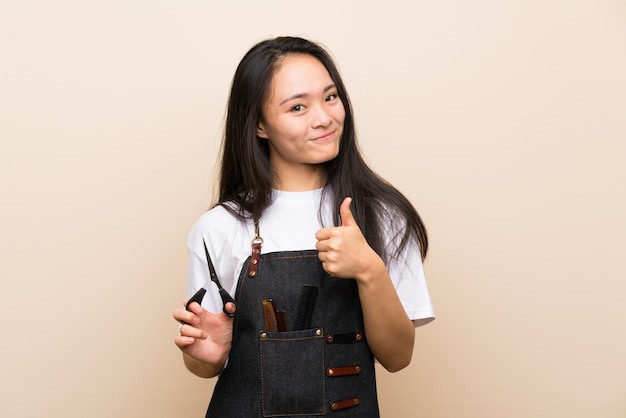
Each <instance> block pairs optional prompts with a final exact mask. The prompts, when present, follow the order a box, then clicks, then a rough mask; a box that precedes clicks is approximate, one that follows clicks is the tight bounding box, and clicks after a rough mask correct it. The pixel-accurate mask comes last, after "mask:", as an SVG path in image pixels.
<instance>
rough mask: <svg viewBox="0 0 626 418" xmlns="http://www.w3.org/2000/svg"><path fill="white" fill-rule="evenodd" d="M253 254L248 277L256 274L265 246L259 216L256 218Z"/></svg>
mask: <svg viewBox="0 0 626 418" xmlns="http://www.w3.org/2000/svg"><path fill="white" fill-rule="evenodd" d="M251 245H252V255H251V256H250V266H249V267H248V277H254V276H256V273H257V269H258V268H259V257H260V256H261V247H262V246H263V238H261V235H260V233H259V218H255V219H254V239H253V240H252V244H251Z"/></svg>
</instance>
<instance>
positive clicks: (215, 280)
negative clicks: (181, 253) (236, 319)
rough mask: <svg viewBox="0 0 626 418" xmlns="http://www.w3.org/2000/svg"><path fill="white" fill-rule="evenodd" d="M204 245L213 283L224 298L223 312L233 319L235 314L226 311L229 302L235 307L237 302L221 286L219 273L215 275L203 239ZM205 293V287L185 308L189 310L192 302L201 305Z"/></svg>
mask: <svg viewBox="0 0 626 418" xmlns="http://www.w3.org/2000/svg"><path fill="white" fill-rule="evenodd" d="M202 243H203V244H204V253H205V254H206V262H207V265H208V266H209V275H210V277H211V281H212V282H213V283H215V284H216V285H217V288H218V290H219V292H220V297H221V298H222V303H223V304H224V307H223V308H222V310H223V311H224V313H225V314H226V315H228V316H229V317H231V318H232V317H233V316H235V314H234V313H231V312H228V311H227V310H226V304H227V303H228V302H230V303H232V304H233V305H235V306H237V304H236V303H235V300H234V299H233V298H232V296H230V294H229V293H228V292H227V291H226V289H224V288H223V287H222V285H221V284H220V281H219V279H218V278H217V273H215V267H213V262H212V261H211V257H210V256H209V249H208V248H207V246H206V241H204V239H203V240H202ZM205 293H206V289H205V288H203V287H202V288H200V290H198V291H197V292H196V293H195V294H194V295H193V296H192V297H191V299H189V301H188V302H187V304H186V305H185V308H186V309H187V310H189V305H191V303H192V302H197V303H198V304H201V302H202V299H203V298H204V294H205Z"/></svg>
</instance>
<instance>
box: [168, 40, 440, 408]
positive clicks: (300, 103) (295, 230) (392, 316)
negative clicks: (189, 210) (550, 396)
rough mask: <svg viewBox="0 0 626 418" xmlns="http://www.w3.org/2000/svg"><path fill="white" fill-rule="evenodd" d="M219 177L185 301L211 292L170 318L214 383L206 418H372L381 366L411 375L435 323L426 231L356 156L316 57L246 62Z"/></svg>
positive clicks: (307, 47)
mask: <svg viewBox="0 0 626 418" xmlns="http://www.w3.org/2000/svg"><path fill="white" fill-rule="evenodd" d="M220 169H221V173H220V185H219V201H218V203H217V205H216V206H215V207H213V208H212V209H211V210H210V211H208V212H207V213H206V214H204V215H203V216H202V217H201V218H200V219H199V220H198V222H197V223H196V225H195V226H194V227H193V229H192V231H191V234H190V237H189V241H188V247H189V254H190V265H189V274H188V277H187V286H186V293H187V295H188V296H191V295H192V294H194V293H195V292H196V291H197V290H198V289H200V288H207V289H209V288H211V287H212V289H210V291H208V292H207V293H206V296H205V298H204V300H202V302H201V304H199V303H196V302H192V303H190V304H188V310H186V309H182V308H181V309H177V310H175V311H174V318H175V319H176V320H177V321H179V322H180V323H181V324H182V326H181V328H180V335H179V336H178V337H176V340H175V342H176V345H177V346H178V347H179V348H180V349H181V350H182V352H183V359H184V362H185V365H186V367H187V368H188V369H189V370H190V371H191V372H192V373H194V374H196V375H198V376H202V377H213V376H217V375H220V377H219V380H218V382H217V384H216V387H215V390H214V393H213V397H212V400H211V403H210V405H209V408H208V411H207V414H206V416H207V417H242V418H250V417H261V416H262V417H266V416H299V417H302V416H326V415H330V416H336V417H353V416H354V417H357V416H358V417H377V416H379V412H378V402H377V396H376V379H375V374H374V359H376V360H377V361H378V362H379V363H380V364H381V365H382V366H383V367H384V368H385V369H387V370H389V371H391V372H394V371H397V370H400V369H402V368H404V367H406V366H407V365H408V364H409V362H410V361H411V357H412V352H413V342H414V330H415V327H416V326H419V325H422V324H425V323H427V322H429V321H431V320H432V319H433V318H434V313H433V309H432V306H431V304H430V299H429V295H428V290H427V287H426V283H425V280H424V275H423V270H422V260H423V258H424V257H425V256H426V251H427V247H428V244H427V237H426V230H425V228H424V225H423V223H422V221H421V219H420V217H419V216H418V214H417V212H416V210H415V209H414V208H413V206H412V205H411V204H410V203H409V202H408V200H407V199H406V198H405V197H404V196H403V195H402V194H401V193H400V192H399V191H398V190H396V189H395V188H394V187H393V186H391V185H389V184H388V183H387V182H385V181H384V180H383V179H381V178H380V177H379V176H378V175H376V174H375V173H374V172H373V171H372V170H371V169H370V168H369V167H368V166H367V165H366V163H365V162H364V160H363V158H362V157H361V155H360V152H359V149H358V146H357V141H356V135H355V128H354V120H353V116H352V109H351V105H350V100H349V98H348V94H347V92H346V89H345V87H344V85H343V82H342V80H341V77H340V76H339V72H338V70H337V68H336V66H335V64H334V63H333V61H332V59H331V58H330V56H329V55H328V53H327V52H326V51H325V50H324V49H323V48H321V47H320V46H318V45H316V44H314V43H312V42H310V41H307V40H305V39H301V38H295V37H280V38H276V39H270V40H266V41H263V42H260V43H258V44H257V45H255V46H254V47H253V48H252V49H251V50H250V51H248V53H247V54H246V55H245V56H244V58H243V59H242V61H241V62H240V64H239V66H238V68H237V70H236V72H235V76H234V79H233V83H232V87H231V91H230V98H229V102H228V113H227V119H226V127H225V134H224V141H223V148H222V155H221V167H220ZM205 245H206V251H205ZM208 263H211V264H213V265H214V266H215V273H216V277H217V279H218V281H219V283H220V285H221V286H223V288H224V290H223V291H226V292H228V293H229V294H230V295H233V296H234V303H231V302H228V301H227V299H225V300H226V301H225V302H222V300H220V297H219V293H218V292H217V291H215V290H216V287H215V286H212V285H211V280H212V279H211V276H210V273H209V267H208ZM223 291H222V292H223ZM186 302H187V301H186Z"/></svg>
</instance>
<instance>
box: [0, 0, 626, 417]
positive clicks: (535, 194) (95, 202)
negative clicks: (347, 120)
mask: <svg viewBox="0 0 626 418" xmlns="http://www.w3.org/2000/svg"><path fill="white" fill-rule="evenodd" d="M280 34H297V35H304V36H307V37H310V38H311V39H314V40H318V41H321V42H323V43H324V44H326V45H327V46H328V47H329V48H330V50H331V51H332V53H333V55H334V56H335V57H336V58H337V61H338V64H339V66H340V69H341V71H342V73H343V76H344V79H345V81H346V84H347V86H348V89H349V91H350V92H351V95H352V99H353V101H354V105H355V111H356V118H357V124H358V131H359V134H360V138H361V143H362V147H363V149H364V152H365V153H366V155H367V157H368V159H369V161H370V162H371V164H372V166H373V167H374V168H375V169H376V170H377V171H379V172H380V173H381V174H382V175H383V176H385V177H386V178H388V179H389V180H391V181H392V182H393V183H394V184H396V185H397V186H398V187H399V188H400V189H401V190H403V191H404V192H405V193H406V194H407V196H409V197H410V198H411V200H412V201H413V202H414V203H415V205H416V206H417V207H418V209H419V210H420V212H421V214H422V215H423V217H424V218H425V220H426V222H427V225H428V227H429V231H430V236H431V242H432V250H431V254H430V257H429V259H428V260H427V263H426V269H427V274H428V280H429V284H430V289H431V293H432V298H433V301H434V303H435V305H436V309H437V314H438V319H437V321H435V322H434V323H433V324H431V325H428V326H426V327H424V328H421V329H419V330H418V332H417V336H416V340H417V341H416V349H415V356H414V361H413V363H412V364H411V366H410V367H409V368H408V369H406V370H404V371H402V372H400V373H397V374H387V373H385V372H383V371H382V370H381V373H380V376H379V387H380V401H381V407H382V413H383V416H384V417H427V418H456V417H458V418H489V417H493V418H502V417H507V418H516V417H520V418H522V417H523V418H528V417H564V416H567V417H570V418H571V417H604V418H618V417H621V418H623V417H626V303H624V295H625V294H626V267H624V261H623V259H624V256H623V253H624V250H625V248H624V247H625V245H624V243H625V238H626V223H625V221H624V214H626V198H625V192H626V168H625V166H626V164H624V160H625V158H624V157H625V156H626V76H625V75H626V3H625V2H624V1H609V0H603V1H600V0H593V1H592V0H588V1H582V0H580V1H578V0H560V1H559V0H548V1H538V0H537V1H515V2H514V1H498V0H476V1H471V2H469V1H460V0H457V1H437V2H435V1H421V0H420V1H415V2H409V1H395V0H388V1H384V2H373V1H372V2H368V1H365V2H364V1H363V0H359V1H347V0H345V1H339V0H332V1H316V2H304V3H303V2H278V1H263V2H261V1H248V2H237V1H232V2H220V3H219V4H218V3H217V2H211V1H199V0H198V1H178V2H175V1H171V0H170V1H167V0H164V1H147V0H130V1H128V0H124V1H122V0H113V1H112V0H109V1H101V2H95V1H94V2H90V1H78V0H76V1H69V0H55V1H12V0H4V1H2V2H0V60H1V63H0V137H1V143H0V207H1V211H2V212H1V214H2V216H1V217H0V228H1V231H0V237H1V238H0V245H1V247H0V257H1V263H0V279H1V282H0V283H1V288H0V295H1V296H0V297H1V298H2V299H1V301H0V302H1V303H0V325H1V329H0V332H1V335H2V344H1V347H0V350H1V351H2V352H1V356H0V367H1V369H0V383H1V387H0V416H2V417H7V418H17V417H40V416H45V417H59V418H60V417H64V418H65V417H98V418H99V417H148V416H150V417H194V416H195V417H197V416H203V412H204V409H205V407H206V404H207V401H208V399H209V396H210V393H211V388H212V384H213V383H212V382H211V381H204V380H201V379H199V378H196V377H194V376H192V375H190V374H189V373H187V372H186V371H185V370H184V368H183V365H182V362H181V361H180V354H179V352H178V350H177V348H176V347H175V346H174V344H173V337H174V335H175V333H176V329H177V328H176V324H175V323H174V321H173V320H172V319H171V311H172V309H173V308H174V307H176V306H178V305H179V304H180V303H181V299H182V290H183V282H184V276H185V269H186V252H185V251H186V250H185V240H186V236H187V233H188V231H189V229H190V227H191V225H192V223H193V222H194V220H195V219H196V218H197V217H198V216H199V215H200V214H201V213H202V212H203V211H204V210H205V209H206V208H207V207H208V206H209V204H210V203H211V201H212V193H211V183H212V178H213V175H214V169H213V164H214V161H215V157H216V151H217V149H218V140H219V138H220V134H221V128H222V121H223V117H224V109H225V101H226V95H227V91H228V87H229V82H230V79H231V76H232V73H233V71H234V68H235V66H236V64H237V62H238V61H239V59H240V58H241V56H242V55H243V53H244V52H245V51H246V50H247V49H248V48H249V47H250V46H251V45H252V44H253V43H255V42H256V41H258V40H261V39H264V38H266V37H269V36H275V35H280Z"/></svg>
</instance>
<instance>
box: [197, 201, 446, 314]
mask: <svg viewBox="0 0 626 418" xmlns="http://www.w3.org/2000/svg"><path fill="white" fill-rule="evenodd" d="M321 196H322V189H318V190H312V191H306V192H283V191H277V190H275V191H273V202H272V204H271V205H270V206H269V207H267V208H266V209H265V210H264V211H263V215H262V217H261V219H260V221H259V232H260V234H259V235H260V236H261V237H262V238H263V247H262V248H261V253H262V254H267V253H271V252H276V251H298V250H311V249H315V244H316V242H317V240H316V239H315V233H316V232H317V231H318V230H319V229H321V228H323V227H328V226H332V225H333V222H332V209H331V204H330V201H329V199H326V200H325V202H324V206H323V208H322V214H323V218H322V222H320V218H319V208H320V199H321ZM390 229H391V228H385V231H389V230H390ZM393 229H395V230H396V231H398V230H399V229H401V226H398V227H396V228H393ZM389 234H392V233H391V232H390V233H389ZM391 236H393V235H391ZM203 238H204V240H205V241H206V244H207V247H208V249H209V254H210V256H211V261H212V262H213V265H214V267H215V271H216V273H217V277H218V278H219V281H220V283H221V285H222V287H224V289H226V291H228V293H230V295H231V296H233V297H235V291H236V288H237V280H238V278H239V275H240V273H241V269H242V267H243V264H244V262H245V261H246V259H247V258H248V257H249V256H250V254H251V252H252V247H251V243H252V240H253V239H254V224H253V223H252V222H249V223H244V222H241V221H240V220H239V219H237V218H236V217H235V216H233V215H232V214H230V213H229V212H228V211H227V210H226V209H224V208H223V207H221V206H217V207H215V208H213V209H211V210H210V211H208V212H206V213H205V214H204V215H202V216H201V217H200V219H199V220H198V221H197V222H196V224H195V225H194V226H193V228H192V230H191V233H190V235H189V240H188V242H187V247H188V250H189V269H188V273H187V284H186V287H185V295H186V297H190V296H192V295H193V294H194V293H195V292H196V291H198V289H200V288H201V287H204V288H206V289H207V293H206V295H205V296H204V300H203V301H202V306H203V307H204V308H205V309H207V310H209V311H210V312H214V313H218V312H220V311H221V310H222V307H223V305H222V300H221V299H220V296H219V293H218V291H217V285H215V284H214V283H213V282H211V279H210V277H209V269H208V266H207V263H206V256H205V253H204V246H203V244H202V239H203ZM387 270H388V272H389V276H390V277H391V280H392V281H393V284H394V286H395V288H396V291H397V292H398V295H399V297H400V301H401V302H402V305H403V306H404V309H405V311H406V313H407V315H408V316H409V318H410V319H411V320H413V321H418V320H421V321H419V324H423V323H426V322H428V320H430V319H432V318H434V316H435V314H434V310H433V307H432V304H431V302H430V296H429V294H428V288H427V286H426V280H425V278H424V270H423V268H422V260H421V256H420V252H419V248H418V246H417V243H413V244H411V245H407V246H406V248H405V250H404V251H403V253H402V254H401V256H400V257H398V258H397V260H392V261H391V262H390V263H388V265H387ZM417 323H418V322H416V324H417Z"/></svg>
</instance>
